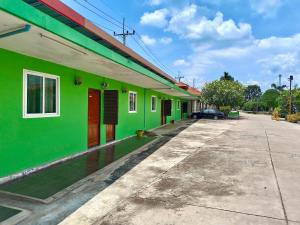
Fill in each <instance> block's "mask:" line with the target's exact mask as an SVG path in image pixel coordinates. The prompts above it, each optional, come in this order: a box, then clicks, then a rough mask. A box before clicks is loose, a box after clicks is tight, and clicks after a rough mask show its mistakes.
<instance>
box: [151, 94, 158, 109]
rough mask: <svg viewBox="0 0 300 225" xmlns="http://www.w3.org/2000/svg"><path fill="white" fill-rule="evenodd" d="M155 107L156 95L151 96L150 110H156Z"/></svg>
mask: <svg viewBox="0 0 300 225" xmlns="http://www.w3.org/2000/svg"><path fill="white" fill-rule="evenodd" d="M156 107H157V97H156V96H151V112H156Z"/></svg>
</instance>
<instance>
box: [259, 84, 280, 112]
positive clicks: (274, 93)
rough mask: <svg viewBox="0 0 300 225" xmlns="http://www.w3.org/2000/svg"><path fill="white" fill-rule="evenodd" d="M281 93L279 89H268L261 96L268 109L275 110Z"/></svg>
mask: <svg viewBox="0 0 300 225" xmlns="http://www.w3.org/2000/svg"><path fill="white" fill-rule="evenodd" d="M279 95H280V92H279V91H278V90H277V89H268V90H266V91H265V93H264V94H263V95H262V96H261V101H262V102H264V103H265V104H266V106H267V108H268V109H269V110H270V109H274V108H275V107H277V106H278V102H277V98H278V97H279Z"/></svg>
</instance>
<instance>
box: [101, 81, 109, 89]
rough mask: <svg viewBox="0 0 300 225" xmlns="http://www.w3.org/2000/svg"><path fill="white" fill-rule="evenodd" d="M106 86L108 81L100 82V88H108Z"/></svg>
mask: <svg viewBox="0 0 300 225" xmlns="http://www.w3.org/2000/svg"><path fill="white" fill-rule="evenodd" d="M108 86H109V85H108V83H106V82H102V83H101V88H102V89H105V88H108Z"/></svg>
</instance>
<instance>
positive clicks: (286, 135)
mask: <svg viewBox="0 0 300 225" xmlns="http://www.w3.org/2000/svg"><path fill="white" fill-rule="evenodd" d="M299 137H300V126H299V124H290V123H287V122H277V121H272V120H271V118H270V117H269V116H263V115H247V114H242V119H241V120H239V121H208V120H200V121H198V122H196V123H194V124H192V125H191V126H190V127H188V128H187V129H185V130H184V131H182V132H181V133H180V134H178V135H177V136H176V137H173V138H172V139H171V140H170V141H169V142H168V143H166V144H165V145H164V146H161V148H160V149H159V150H157V151H156V152H155V153H154V154H152V155H151V156H149V157H148V158H147V159H145V160H144V161H143V162H141V163H140V164H139V165H137V166H136V167H135V168H133V169H132V170H131V171H129V172H128V173H127V174H125V175H124V176H122V177H121V178H120V179H119V180H117V181H116V182H115V183H114V184H112V185H111V186H110V187H108V188H107V189H105V190H104V191H102V192H101V193H99V194H98V195H96V196H95V197H94V198H93V199H91V200H90V201H89V202H87V203H86V204H85V205H83V206H82V207H81V208H79V209H78V210H77V211H76V212H74V213H73V214H72V215H71V216H69V217H68V218H66V219H65V220H64V221H63V222H62V223H61V225H69V224H75V223H76V224H81V225H87V224H94V225H119V224H124V225H125V224H126V225H140V224H143V225H185V224H187V225H193V224H195V225H244V224H245V225H250V224H251V225H252V224H253V225H257V224H259V225H264V224H266V225H267V224H268V225H284V224H285V225H297V224H300V210H299V209H300V188H299V187H300V148H299V146H300V139H299Z"/></svg>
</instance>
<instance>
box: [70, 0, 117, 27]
mask: <svg viewBox="0 0 300 225" xmlns="http://www.w3.org/2000/svg"><path fill="white" fill-rule="evenodd" d="M73 1H74V2H76V3H77V4H78V5H80V6H81V7H83V8H85V9H86V10H88V11H90V12H92V13H94V14H95V15H97V16H98V17H99V18H101V19H103V20H106V21H107V22H109V23H111V24H113V25H115V26H117V27H119V28H121V29H122V26H121V25H119V24H117V23H115V22H113V21H111V20H110V19H107V18H105V17H104V16H102V15H100V14H99V13H97V12H95V11H94V10H92V9H90V8H88V7H86V6H85V5H83V4H82V3H81V2H79V1H78V0H73Z"/></svg>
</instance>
